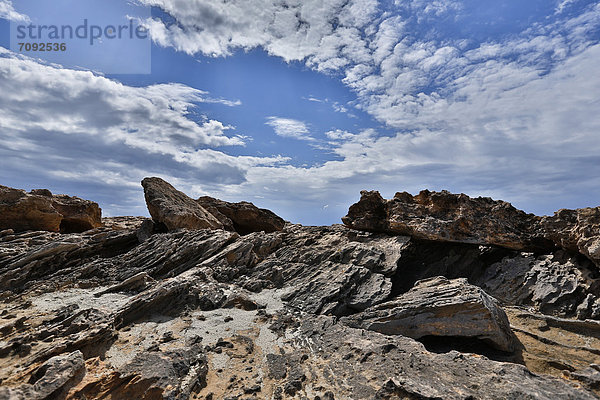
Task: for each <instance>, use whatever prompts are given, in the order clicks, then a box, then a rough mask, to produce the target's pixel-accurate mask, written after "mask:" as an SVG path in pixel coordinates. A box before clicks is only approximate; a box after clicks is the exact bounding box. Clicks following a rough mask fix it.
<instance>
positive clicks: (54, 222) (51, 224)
mask: <svg viewBox="0 0 600 400" xmlns="http://www.w3.org/2000/svg"><path fill="white" fill-rule="evenodd" d="M100 226H102V211H101V210H100V208H99V207H98V204H97V203H94V202H92V201H89V200H83V199H80V198H78V197H71V196H66V195H53V194H52V193H51V192H50V191H49V190H47V189H35V190H32V191H31V192H30V193H27V192H25V191H24V190H20V189H13V188H9V187H6V186H0V230H5V229H12V230H13V231H15V232H22V231H28V230H32V231H48V232H63V233H73V232H84V231H86V230H90V229H94V228H98V227H100Z"/></svg>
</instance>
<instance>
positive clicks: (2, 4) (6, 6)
mask: <svg viewBox="0 0 600 400" xmlns="http://www.w3.org/2000/svg"><path fill="white" fill-rule="evenodd" d="M0 18H3V19H6V20H9V21H15V22H29V17H28V16H27V15H25V14H20V13H18V12H16V11H15V8H14V6H13V4H12V1H10V0H0Z"/></svg>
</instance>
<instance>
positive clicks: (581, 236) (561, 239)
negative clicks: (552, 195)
mask: <svg viewBox="0 0 600 400" xmlns="http://www.w3.org/2000/svg"><path fill="white" fill-rule="evenodd" d="M538 230H539V231H541V232H542V234H543V235H544V237H545V238H548V239H549V240H552V241H553V242H554V243H556V245H558V246H560V247H562V248H563V249H566V250H570V251H573V252H576V251H578V252H580V253H581V254H583V255H584V256H586V257H587V258H589V259H590V260H592V261H593V262H594V263H595V264H596V266H598V267H600V207H595V208H580V209H577V210H560V211H557V212H555V213H554V215H553V216H549V217H543V218H542V220H541V221H540V223H539V228H538Z"/></svg>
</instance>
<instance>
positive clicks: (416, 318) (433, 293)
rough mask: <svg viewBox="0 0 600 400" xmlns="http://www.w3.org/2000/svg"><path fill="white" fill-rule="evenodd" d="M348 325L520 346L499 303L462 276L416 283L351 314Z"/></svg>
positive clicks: (508, 348) (507, 348)
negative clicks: (403, 291)
mask: <svg viewBox="0 0 600 400" xmlns="http://www.w3.org/2000/svg"><path fill="white" fill-rule="evenodd" d="M346 322H348V323H349V324H350V325H352V326H355V327H358V328H364V329H368V330H371V331H375V332H380V333H384V334H386V335H403V336H408V337H412V338H415V339H420V338H423V337H426V336H437V337H463V338H472V339H477V340H483V341H486V342H488V343H490V344H491V345H492V346H493V347H495V348H497V349H498V350H502V351H507V352H512V351H515V350H516V349H517V348H518V347H519V342H518V340H517V338H516V336H515V335H514V334H513V332H512V331H511V330H510V325H509V322H508V318H507V317H506V314H505V313H504V311H502V309H501V308H500V306H499V305H498V303H497V301H496V300H495V299H494V298H493V297H490V296H489V295H487V294H486V293H485V292H484V291H483V290H481V289H480V288H478V287H476V286H473V285H469V284H468V283H467V280H466V279H464V278H463V279H455V280H453V281H450V280H448V279H446V278H442V277H436V278H430V279H426V280H423V281H418V282H417V283H416V284H415V286H414V287H413V288H412V289H411V290H410V291H408V292H407V293H405V294H403V295H401V296H398V297H396V298H394V299H393V300H391V301H386V302H384V303H380V304H377V305H376V306H373V307H371V308H368V309H367V310H365V311H363V312H362V313H359V314H356V315H353V316H352V317H349V318H347V319H346Z"/></svg>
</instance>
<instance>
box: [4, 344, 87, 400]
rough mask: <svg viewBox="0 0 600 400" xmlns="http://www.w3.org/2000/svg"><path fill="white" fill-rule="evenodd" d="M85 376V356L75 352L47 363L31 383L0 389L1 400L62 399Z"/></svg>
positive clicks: (36, 372)
mask: <svg viewBox="0 0 600 400" xmlns="http://www.w3.org/2000/svg"><path fill="white" fill-rule="evenodd" d="M81 374H85V364H84V359H83V354H81V352H80V351H74V352H72V353H70V354H62V355H59V356H55V357H52V358H50V359H49V360H48V361H46V362H45V363H44V364H42V366H40V367H39V368H38V369H37V370H36V371H35V372H34V373H33V375H32V377H31V379H30V381H29V383H26V384H23V385H21V386H19V387H17V388H13V389H7V388H0V399H2V400H4V399H6V400H43V399H48V398H60V396H61V395H62V396H64V394H65V393H66V389H68V387H65V386H68V385H69V383H70V384H71V385H72V384H74V383H75V382H74V381H75V379H77V377H78V375H81Z"/></svg>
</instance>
